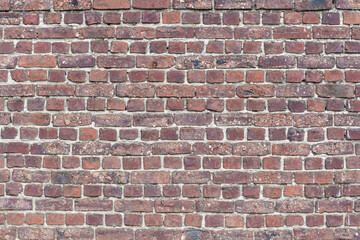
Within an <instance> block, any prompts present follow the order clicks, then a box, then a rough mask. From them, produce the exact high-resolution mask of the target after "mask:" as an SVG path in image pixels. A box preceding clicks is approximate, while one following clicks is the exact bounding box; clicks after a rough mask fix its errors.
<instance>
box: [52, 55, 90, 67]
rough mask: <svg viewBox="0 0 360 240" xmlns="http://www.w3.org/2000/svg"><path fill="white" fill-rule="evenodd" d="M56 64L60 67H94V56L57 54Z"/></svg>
mask: <svg viewBox="0 0 360 240" xmlns="http://www.w3.org/2000/svg"><path fill="white" fill-rule="evenodd" d="M58 64H59V67H61V68H76V67H79V68H84V67H94V66H95V58H94V57H92V56H59V57H58Z"/></svg>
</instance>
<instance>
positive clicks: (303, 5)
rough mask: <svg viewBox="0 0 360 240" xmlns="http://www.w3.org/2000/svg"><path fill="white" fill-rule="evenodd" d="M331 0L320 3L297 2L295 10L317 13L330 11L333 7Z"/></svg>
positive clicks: (306, 0)
mask: <svg viewBox="0 0 360 240" xmlns="http://www.w3.org/2000/svg"><path fill="white" fill-rule="evenodd" d="M332 3H333V2H332V1H331V0H320V1H311V0H296V1H295V10H297V11H308V10H310V11H316V10H328V9H331V8H332V7H333V5H332Z"/></svg>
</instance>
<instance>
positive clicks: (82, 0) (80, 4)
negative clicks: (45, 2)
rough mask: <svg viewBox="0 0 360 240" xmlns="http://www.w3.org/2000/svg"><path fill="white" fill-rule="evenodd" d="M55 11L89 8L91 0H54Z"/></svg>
mask: <svg viewBox="0 0 360 240" xmlns="http://www.w3.org/2000/svg"><path fill="white" fill-rule="evenodd" d="M53 6H54V10H55V11H64V10H65V11H70V10H88V9H90V8H91V0H76V1H69V0H53Z"/></svg>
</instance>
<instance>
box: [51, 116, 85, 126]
mask: <svg viewBox="0 0 360 240" xmlns="http://www.w3.org/2000/svg"><path fill="white" fill-rule="evenodd" d="M53 124H54V126H57V127H75V126H86V125H90V124H91V114H89V113H68V114H55V115H53Z"/></svg>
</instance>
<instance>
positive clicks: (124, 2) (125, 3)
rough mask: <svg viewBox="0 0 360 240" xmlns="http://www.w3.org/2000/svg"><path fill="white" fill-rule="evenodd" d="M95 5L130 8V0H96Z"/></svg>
mask: <svg viewBox="0 0 360 240" xmlns="http://www.w3.org/2000/svg"><path fill="white" fill-rule="evenodd" d="M93 7H94V9H129V8H130V0H121V1H113V0H105V1H104V0H95V1H94V6H93Z"/></svg>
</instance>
